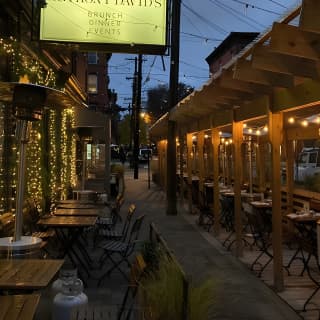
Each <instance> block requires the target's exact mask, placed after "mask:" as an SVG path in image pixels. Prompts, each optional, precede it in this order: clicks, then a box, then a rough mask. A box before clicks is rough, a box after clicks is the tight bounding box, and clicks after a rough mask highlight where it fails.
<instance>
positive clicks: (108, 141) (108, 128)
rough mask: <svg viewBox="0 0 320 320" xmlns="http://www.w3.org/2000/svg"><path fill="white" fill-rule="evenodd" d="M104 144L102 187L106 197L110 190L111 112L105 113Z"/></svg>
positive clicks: (109, 194) (109, 195)
mask: <svg viewBox="0 0 320 320" xmlns="http://www.w3.org/2000/svg"><path fill="white" fill-rule="evenodd" d="M105 133H106V144H105V151H104V152H105V185H104V189H105V192H106V194H107V195H108V199H110V197H111V190H110V176H111V174H110V170H111V168H110V167H111V149H110V144H111V114H109V113H108V114H107V119H106V132H105Z"/></svg>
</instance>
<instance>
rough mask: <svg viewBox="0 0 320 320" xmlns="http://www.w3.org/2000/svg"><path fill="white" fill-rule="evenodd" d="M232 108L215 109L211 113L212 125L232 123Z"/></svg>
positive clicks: (219, 125) (218, 125)
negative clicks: (212, 113) (215, 110)
mask: <svg viewBox="0 0 320 320" xmlns="http://www.w3.org/2000/svg"><path fill="white" fill-rule="evenodd" d="M232 121H233V110H231V109H230V110H221V111H217V112H215V113H214V115H213V119H212V123H213V127H221V126H225V125H229V124H232Z"/></svg>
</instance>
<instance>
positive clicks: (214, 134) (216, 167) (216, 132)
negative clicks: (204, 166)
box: [211, 128, 220, 235]
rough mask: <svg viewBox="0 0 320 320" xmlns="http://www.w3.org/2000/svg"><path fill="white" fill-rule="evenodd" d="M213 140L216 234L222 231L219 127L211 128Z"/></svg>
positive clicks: (214, 228) (214, 226) (214, 227)
mask: <svg viewBox="0 0 320 320" xmlns="http://www.w3.org/2000/svg"><path fill="white" fill-rule="evenodd" d="M211 141H212V160H213V164H212V166H213V215H214V225H213V231H214V234H215V235H218V234H219V233H220V223H219V220H220V205H219V144H220V135H219V129H218V128H213V129H212V130H211Z"/></svg>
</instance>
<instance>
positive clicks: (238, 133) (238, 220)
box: [232, 122, 243, 257]
mask: <svg viewBox="0 0 320 320" xmlns="http://www.w3.org/2000/svg"><path fill="white" fill-rule="evenodd" d="M232 138H233V147H234V148H233V151H234V153H233V156H234V164H235V165H234V186H233V188H234V219H235V232H236V252H235V255H236V256H237V257H240V256H242V255H243V244H242V209H241V177H242V173H241V170H242V169H241V168H242V167H241V166H239V165H237V163H241V159H242V157H241V145H242V142H243V124H242V122H233V125H232Z"/></svg>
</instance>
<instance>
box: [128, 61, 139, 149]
mask: <svg viewBox="0 0 320 320" xmlns="http://www.w3.org/2000/svg"><path fill="white" fill-rule="evenodd" d="M127 60H134V73H133V77H126V79H127V80H133V81H132V98H131V110H130V144H129V146H130V151H132V146H133V140H134V128H135V110H136V100H137V98H136V94H137V73H138V72H137V62H138V60H137V58H134V59H127Z"/></svg>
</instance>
